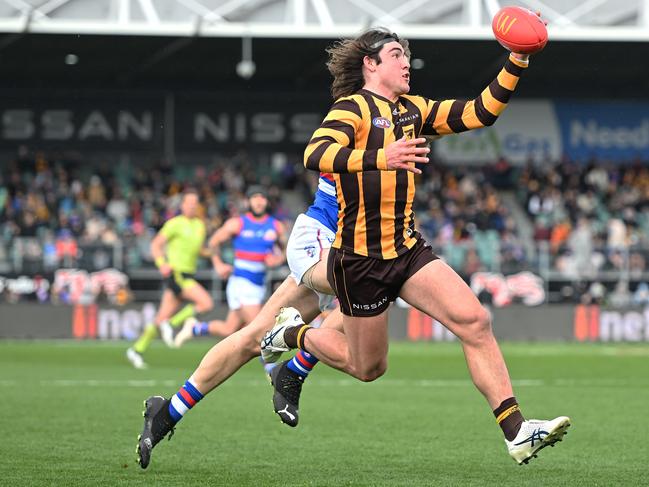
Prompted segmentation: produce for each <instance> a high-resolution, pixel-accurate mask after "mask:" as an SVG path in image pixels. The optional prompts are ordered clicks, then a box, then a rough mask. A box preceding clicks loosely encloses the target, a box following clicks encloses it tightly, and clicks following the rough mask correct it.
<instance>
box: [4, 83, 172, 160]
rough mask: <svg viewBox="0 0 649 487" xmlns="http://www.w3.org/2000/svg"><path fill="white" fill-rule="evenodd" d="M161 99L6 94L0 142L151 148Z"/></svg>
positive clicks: (157, 135) (159, 135)
mask: <svg viewBox="0 0 649 487" xmlns="http://www.w3.org/2000/svg"><path fill="white" fill-rule="evenodd" d="M162 101H163V100H162V98H155V97H142V96H140V97H138V98H137V99H135V98H128V97H126V98H125V97H121V96H120V97H106V96H98V95H87V96H79V95H78V94H75V95H72V96H71V95H68V96H61V97H56V96H51V97H42V98H39V97H33V96H30V97H26V96H25V97H21V96H11V97H7V98H6V99H5V100H4V102H3V106H2V108H0V147H7V148H15V147H16V146H17V145H19V144H27V145H31V146H36V147H38V148H65V149H83V150H109V151H113V150H155V149H156V148H158V147H161V145H162V139H163V126H164V124H163V113H164V112H163V104H162Z"/></svg>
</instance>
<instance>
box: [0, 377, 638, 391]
mask: <svg viewBox="0 0 649 487" xmlns="http://www.w3.org/2000/svg"><path fill="white" fill-rule="evenodd" d="M182 382H183V381H182V380H174V379H121V380H118V379H43V380H40V381H38V384H39V385H40V386H41V387H133V388H152V387H165V388H173V389H176V388H178V387H180V385H182ZM314 382H315V384H317V385H318V386H321V387H352V386H357V385H358V384H361V382H360V381H358V380H356V379H352V378H347V379H320V378H318V379H315V380H314ZM18 384H21V385H25V382H24V381H21V382H19V381H16V380H12V379H0V387H14V386H16V385H18ZM512 385H514V386H515V387H546V386H554V387H640V386H648V385H649V381H647V380H642V379H618V378H614V377H610V378H602V379H563V378H558V379H551V380H543V379H516V380H513V381H512ZM378 386H386V387H411V388H412V387H424V388H426V387H431V388H445V387H446V388H448V387H473V382H471V381H470V380H469V379H379V380H378V381H377V382H376V383H375V384H373V385H369V387H378ZM220 387H228V388H230V387H264V388H266V387H268V381H267V380H264V379H252V380H250V379H249V380H237V379H235V380H232V381H228V382H224V383H223V384H221V386H220Z"/></svg>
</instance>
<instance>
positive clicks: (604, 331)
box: [573, 305, 649, 342]
mask: <svg viewBox="0 0 649 487" xmlns="http://www.w3.org/2000/svg"><path fill="white" fill-rule="evenodd" d="M573 325H574V338H575V340H577V341H579V342H649V306H647V307H645V308H644V309H602V308H600V306H598V305H579V306H577V307H576V308H575V314H574V322H573Z"/></svg>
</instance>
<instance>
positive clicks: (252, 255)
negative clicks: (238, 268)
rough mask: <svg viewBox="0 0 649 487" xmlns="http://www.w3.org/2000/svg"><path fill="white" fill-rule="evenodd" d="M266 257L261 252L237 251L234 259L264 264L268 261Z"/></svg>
mask: <svg viewBox="0 0 649 487" xmlns="http://www.w3.org/2000/svg"><path fill="white" fill-rule="evenodd" d="M266 255H268V254H262V253H260V252H249V251H247V250H235V252H234V258H235V259H242V260H251V261H253V262H264V261H265V260H266Z"/></svg>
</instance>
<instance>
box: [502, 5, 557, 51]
mask: <svg viewBox="0 0 649 487" xmlns="http://www.w3.org/2000/svg"><path fill="white" fill-rule="evenodd" d="M545 25H546V23H545V22H544V21H543V20H542V19H541V17H540V16H539V14H535V13H534V12H532V11H531V10H528V9H526V8H523V7H503V8H501V9H500V10H499V11H498V13H496V15H495V16H494V19H493V21H492V22H491V28H492V29H493V31H494V35H495V36H496V39H497V40H498V42H500V44H502V46H503V47H505V49H509V50H510V51H512V52H518V53H521V54H534V53H535V52H539V51H540V50H541V49H543V48H544V47H545V44H546V43H547V42H548V30H547V29H546V28H545Z"/></svg>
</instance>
